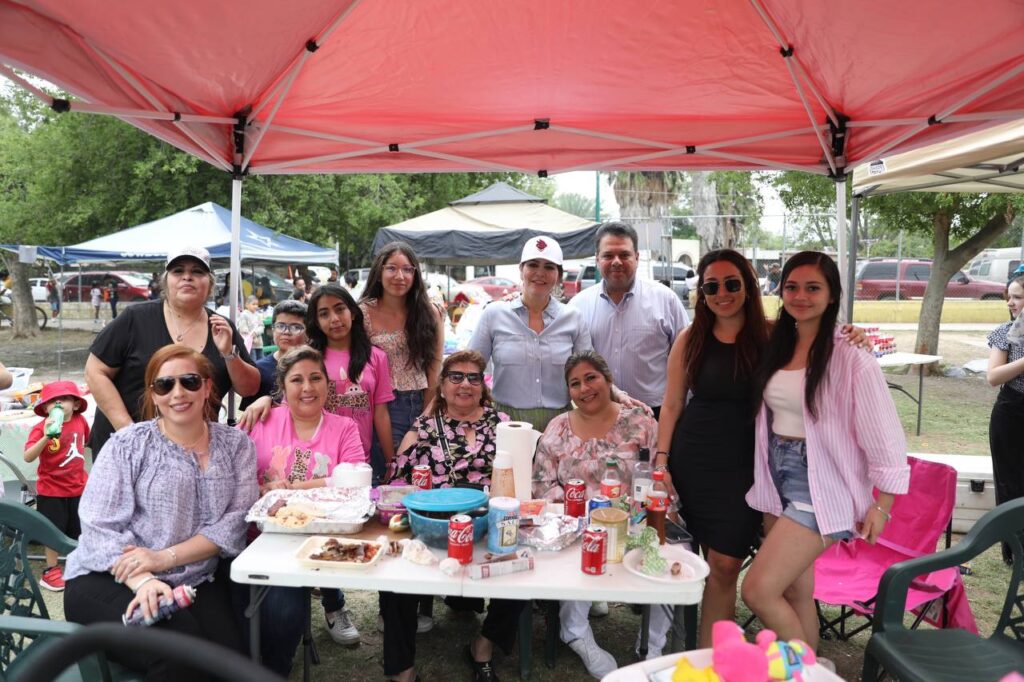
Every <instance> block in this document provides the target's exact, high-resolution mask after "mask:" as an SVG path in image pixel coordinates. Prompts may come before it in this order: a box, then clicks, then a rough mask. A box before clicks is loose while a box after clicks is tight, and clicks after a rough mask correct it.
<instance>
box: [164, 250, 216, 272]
mask: <svg viewBox="0 0 1024 682" xmlns="http://www.w3.org/2000/svg"><path fill="white" fill-rule="evenodd" d="M181 258H191V259H193V260H197V261H199V262H200V263H202V264H203V265H204V266H205V267H206V271H207V272H209V271H210V252H209V251H207V250H206V249H204V248H203V247H201V246H186V247H184V248H181V249H175V250H173V251H168V252H167V267H166V268H165V269H167V270H170V269H171V266H172V265H174V261H176V260H178V259H181Z"/></svg>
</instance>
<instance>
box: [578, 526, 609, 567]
mask: <svg viewBox="0 0 1024 682" xmlns="http://www.w3.org/2000/svg"><path fill="white" fill-rule="evenodd" d="M607 547H608V531H607V530H605V529H604V528H602V527H601V526H587V529H586V530H585V531H583V548H582V551H581V552H580V555H581V568H582V569H583V572H584V573H586V574H587V575H604V565H605V562H606V561H607V556H606V554H605V553H606V549H607Z"/></svg>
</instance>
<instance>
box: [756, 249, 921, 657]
mask: <svg viewBox="0 0 1024 682" xmlns="http://www.w3.org/2000/svg"><path fill="white" fill-rule="evenodd" d="M780 288H781V290H782V305H783V309H782V310H781V311H780V312H779V319H778V321H777V322H776V324H775V325H774V327H773V328H772V333H771V337H770V338H769V341H768V347H767V348H766V349H765V352H764V354H763V356H762V361H761V367H760V370H759V372H758V374H757V376H756V377H755V381H754V385H755V389H757V393H756V395H759V396H763V404H762V405H761V408H760V412H759V414H758V418H757V426H756V444H755V461H754V485H753V487H752V488H751V489H750V492H749V493H747V502H748V503H749V504H750V506H751V507H752V508H753V509H756V510H758V511H761V512H764V525H765V534H766V537H765V540H764V543H763V544H762V545H761V549H760V550H759V551H758V553H757V556H756V557H755V559H754V563H753V565H752V566H751V567H750V570H749V571H748V573H747V576H746V578H745V579H744V581H743V587H742V593H743V600H744V601H745V602H746V603H747V605H748V606H749V607H750V609H751V610H752V611H753V612H754V613H755V614H757V617H758V618H760V619H761V621H762V622H763V623H764V624H765V627H768V628H771V629H772V630H774V631H775V632H776V633H777V634H778V636H779V639H800V640H803V641H805V642H807V643H808V644H810V645H811V646H812V647H816V646H817V643H818V614H817V610H816V609H815V605H814V561H815V559H817V558H818V556H819V555H820V554H821V553H822V552H823V551H824V550H825V548H826V547H828V546H829V545H831V544H832V543H834V542H836V541H837V540H847V539H850V538H853V537H854V536H855V535H857V536H859V537H861V538H863V539H865V540H867V541H868V542H870V543H874V542H875V540H876V539H877V538H878V535H879V534H880V533H881V532H882V530H883V529H884V528H885V524H886V522H887V521H888V520H889V509H890V508H891V507H892V503H893V496H894V495H898V494H902V493H905V492H906V491H907V485H908V483H909V481H910V467H909V466H908V465H907V457H906V443H905V440H904V436H903V426H902V425H901V424H900V421H899V417H898V416H897V415H896V408H895V407H894V405H893V403H892V398H891V397H890V396H889V390H888V387H887V386H886V383H885V379H884V377H883V376H882V371H881V369H880V368H879V366H878V363H877V362H876V361H875V359H874V357H872V356H871V355H870V354H868V353H865V352H863V351H861V350H858V349H856V348H853V347H851V346H849V345H847V344H845V343H837V342H836V319H837V317H838V315H839V302H840V298H841V292H842V287H841V284H840V277H839V269H838V268H837V267H836V264H835V263H834V262H833V261H832V259H831V258H830V257H829V256H827V255H824V254H821V253H816V252H813V251H804V252H801V253H798V254H796V255H795V256H793V257H792V258H790V259H789V260H788V261H787V262H786V265H785V267H784V268H783V271H782V281H781V285H780ZM872 487H877V488H878V490H879V491H880V492H879V494H878V499H877V500H876V499H874V497H873V495H872Z"/></svg>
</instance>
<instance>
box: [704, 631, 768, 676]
mask: <svg viewBox="0 0 1024 682" xmlns="http://www.w3.org/2000/svg"><path fill="white" fill-rule="evenodd" d="M773 636H774V635H773ZM711 648H712V652H711V661H712V665H713V667H714V669H715V672H716V673H718V676H719V677H721V678H722V682H766V681H767V680H768V679H769V678H768V659H767V658H766V657H765V654H764V652H763V651H761V649H760V648H759V647H758V646H757V645H754V644H751V643H750V642H748V641H747V640H745V639H744V638H743V629H742V628H740V626H739V625H737V624H736V623H734V622H733V621H731V620H720V621H718V622H716V623H715V624H714V625H712V626H711Z"/></svg>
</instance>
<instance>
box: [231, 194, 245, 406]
mask: <svg viewBox="0 0 1024 682" xmlns="http://www.w3.org/2000/svg"><path fill="white" fill-rule="evenodd" d="M241 241H242V178H241V176H238V175H236V176H235V177H233V178H232V179H231V275H230V278H229V279H230V282H231V283H230V285H229V286H228V296H229V298H228V317H229V319H230V320H231V324H232V325H234V324H235V318H236V317H237V314H238V311H237V306H236V305H235V302H234V299H237V298H238V292H240V291H241V288H240V287H241V283H242V254H241V251H242V245H241ZM234 423H235V392H234V390H231V391H228V424H234Z"/></svg>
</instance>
